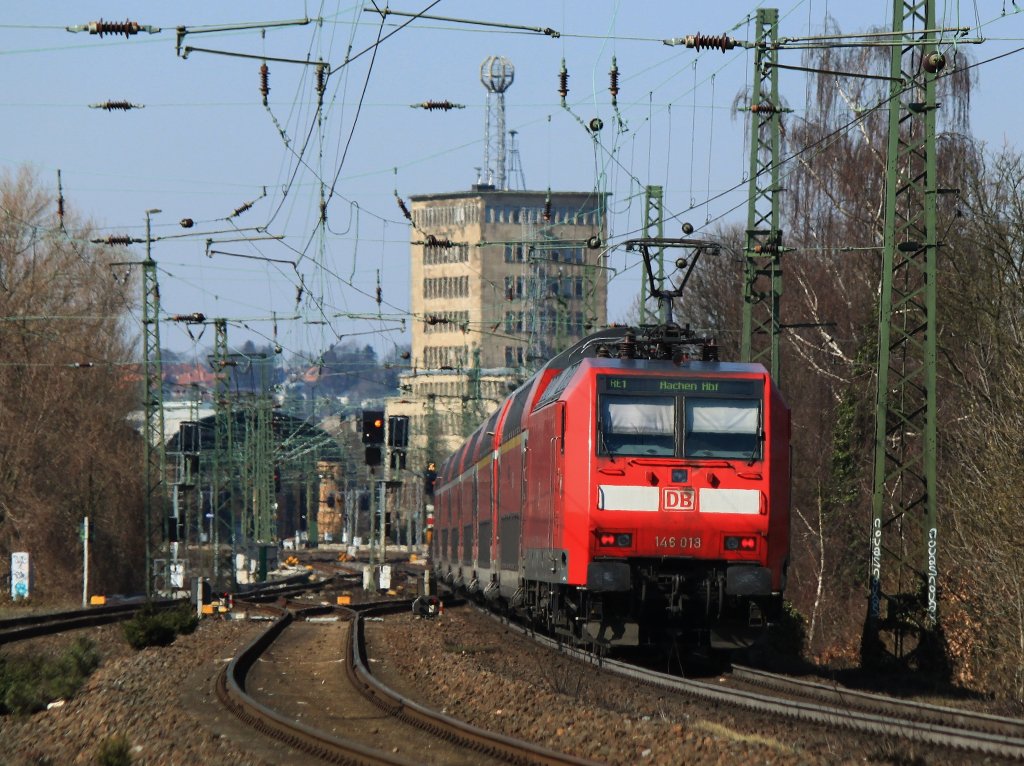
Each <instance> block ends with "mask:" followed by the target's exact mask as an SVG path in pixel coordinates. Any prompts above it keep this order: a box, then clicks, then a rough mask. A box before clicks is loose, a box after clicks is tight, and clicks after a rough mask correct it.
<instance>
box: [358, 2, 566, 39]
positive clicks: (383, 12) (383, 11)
mask: <svg viewBox="0 0 1024 766" xmlns="http://www.w3.org/2000/svg"><path fill="white" fill-rule="evenodd" d="M363 10H364V11H366V12H367V13H377V14H380V17H381V18H387V17H388V16H403V17H407V18H417V19H427V20H429V21H450V22H452V23H453V24H471V25H474V26H478V27H494V28H495V29H515V30H518V31H520V32H536V33H537V34H541V35H547V36H548V37H550V38H552V39H555V40H557V39H558V38H559V37H561V36H562V33H561V32H559V31H558V30H556V29H552V28H551V27H530V26H525V25H523V24H505V23H503V22H500V21H481V20H479V19H460V18H455V17H453V16H428V15H427V14H425V13H409V12H408V11H393V10H391V9H390V8H364V9H363Z"/></svg>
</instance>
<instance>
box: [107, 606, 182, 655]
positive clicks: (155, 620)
mask: <svg viewBox="0 0 1024 766" xmlns="http://www.w3.org/2000/svg"><path fill="white" fill-rule="evenodd" d="M198 624H199V617H198V616H197V615H196V613H195V612H194V611H193V610H192V608H191V607H190V606H188V605H187V604H186V605H183V606H178V607H174V608H173V609H165V610H163V611H159V612H158V611H157V610H156V609H154V608H153V606H152V604H147V605H146V606H144V607H143V608H142V609H140V610H139V611H138V612H137V613H136V615H135V616H134V617H132V619H130V620H128V622H126V623H125V624H124V637H125V639H126V640H127V641H128V643H129V644H130V645H131V646H132V647H133V648H135V649H145V648H146V647H147V646H168V645H169V644H171V643H172V642H173V641H174V639H175V638H177V637H178V636H179V635H187V634H189V633H191V632H192V631H194V630H195V629H196V626H197V625H198Z"/></svg>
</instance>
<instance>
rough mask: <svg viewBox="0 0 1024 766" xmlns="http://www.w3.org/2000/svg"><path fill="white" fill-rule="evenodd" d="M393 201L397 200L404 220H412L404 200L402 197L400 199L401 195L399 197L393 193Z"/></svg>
mask: <svg viewBox="0 0 1024 766" xmlns="http://www.w3.org/2000/svg"><path fill="white" fill-rule="evenodd" d="M395 202H397V203H398V208H399V210H401V211H402V215H404V216H405V218H406V220H408V221H411V220H412V213H410V212H409V208H407V207H406V206H405V200H403V199H402V198H401V197H399V196H398V195H397V194H396V195H395Z"/></svg>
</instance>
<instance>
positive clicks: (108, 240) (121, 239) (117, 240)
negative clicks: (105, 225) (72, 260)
mask: <svg viewBox="0 0 1024 766" xmlns="http://www.w3.org/2000/svg"><path fill="white" fill-rule="evenodd" d="M132 241H133V240H132V238H131V237H129V236H128V235H127V234H110V235H108V236H106V237H102V238H101V239H93V240H90V242H92V243H94V244H97V245H130V244H131V243H132Z"/></svg>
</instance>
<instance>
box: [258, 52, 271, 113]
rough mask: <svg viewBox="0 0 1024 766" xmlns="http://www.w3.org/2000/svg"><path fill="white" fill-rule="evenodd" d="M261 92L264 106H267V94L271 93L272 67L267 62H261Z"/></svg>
mask: <svg viewBox="0 0 1024 766" xmlns="http://www.w3.org/2000/svg"><path fill="white" fill-rule="evenodd" d="M260 93H261V94H262V95H263V106H266V105H267V96H269V95H270V69H269V68H268V67H267V64H266V62H264V63H262V64H260Z"/></svg>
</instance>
